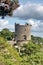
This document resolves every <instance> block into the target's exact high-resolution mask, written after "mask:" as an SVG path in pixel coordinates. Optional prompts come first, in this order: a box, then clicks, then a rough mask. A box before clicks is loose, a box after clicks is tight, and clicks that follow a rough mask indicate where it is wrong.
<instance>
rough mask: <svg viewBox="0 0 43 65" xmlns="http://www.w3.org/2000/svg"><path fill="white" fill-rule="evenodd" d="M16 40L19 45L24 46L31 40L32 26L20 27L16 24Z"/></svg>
mask: <svg viewBox="0 0 43 65" xmlns="http://www.w3.org/2000/svg"><path fill="white" fill-rule="evenodd" d="M15 40H16V43H17V44H18V45H23V44H24V43H27V42H28V41H29V40H31V25H29V24H27V23H26V24H25V25H20V24H16V23H15Z"/></svg>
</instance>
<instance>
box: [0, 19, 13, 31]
mask: <svg viewBox="0 0 43 65" xmlns="http://www.w3.org/2000/svg"><path fill="white" fill-rule="evenodd" d="M3 28H8V29H9V30H11V31H12V30H13V29H14V25H12V24H10V23H9V22H8V21H6V20H0V31H1V30H2V29H3Z"/></svg>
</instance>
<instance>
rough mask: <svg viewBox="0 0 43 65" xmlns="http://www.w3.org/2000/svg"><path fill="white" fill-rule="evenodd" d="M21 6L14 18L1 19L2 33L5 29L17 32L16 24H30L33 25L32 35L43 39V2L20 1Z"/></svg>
mask: <svg viewBox="0 0 43 65" xmlns="http://www.w3.org/2000/svg"><path fill="white" fill-rule="evenodd" d="M19 4H20V7H19V8H17V9H16V10H14V11H13V14H12V17H9V16H6V17H5V19H1V17H0V31H1V30H2V29H3V28H8V29H9V30H11V31H15V23H19V24H25V23H29V24H31V25H32V27H31V35H34V36H39V37H43V0H19Z"/></svg>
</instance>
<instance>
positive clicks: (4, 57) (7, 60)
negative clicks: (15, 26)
mask: <svg viewBox="0 0 43 65" xmlns="http://www.w3.org/2000/svg"><path fill="white" fill-rule="evenodd" d="M19 60H21V58H20V56H19V53H18V52H17V51H16V49H15V48H14V47H13V46H11V45H9V43H7V41H6V40H5V39H4V38H2V37H0V65H3V64H4V65H14V62H15V61H19Z"/></svg>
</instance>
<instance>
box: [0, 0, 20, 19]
mask: <svg viewBox="0 0 43 65" xmlns="http://www.w3.org/2000/svg"><path fill="white" fill-rule="evenodd" d="M18 7H19V1H18V0H0V16H2V18H4V16H6V15H9V16H11V15H12V13H13V10H15V9H16V8H18Z"/></svg>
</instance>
